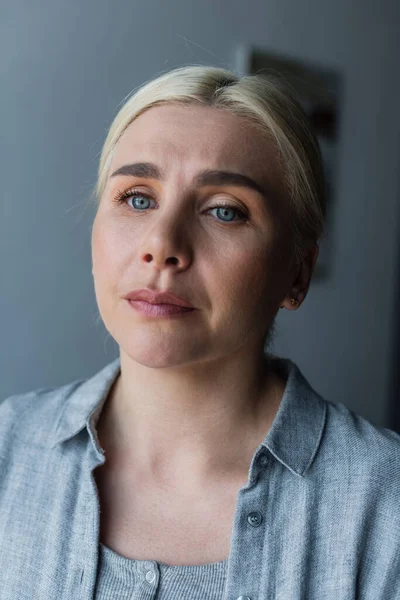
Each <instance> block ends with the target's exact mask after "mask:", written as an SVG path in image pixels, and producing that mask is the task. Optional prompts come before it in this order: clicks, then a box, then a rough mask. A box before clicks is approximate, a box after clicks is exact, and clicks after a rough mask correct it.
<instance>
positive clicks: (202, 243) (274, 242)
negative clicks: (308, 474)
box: [92, 105, 295, 367]
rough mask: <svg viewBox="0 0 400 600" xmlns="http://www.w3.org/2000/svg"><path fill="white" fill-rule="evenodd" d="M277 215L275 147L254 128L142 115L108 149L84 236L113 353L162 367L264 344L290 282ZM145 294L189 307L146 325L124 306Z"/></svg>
mask: <svg viewBox="0 0 400 600" xmlns="http://www.w3.org/2000/svg"><path fill="white" fill-rule="evenodd" d="M135 163H151V165H152V169H153V171H156V170H157V174H156V173H155V172H154V173H148V174H147V175H151V176H147V175H146V176H145V174H144V173H143V171H142V173H141V174H140V173H138V171H137V170H136V171H135V168H134V167H132V166H131V167H129V165H134V164H135ZM120 170H121V172H120V173H118V171H120ZM149 171H150V169H149ZM221 172H224V173H230V174H235V178H233V176H232V177H231V176H228V175H222V174H221ZM236 174H237V175H236ZM205 175H206V176H205ZM238 175H240V176H241V177H238ZM202 177H203V179H202ZM245 178H249V179H251V180H253V182H255V183H254V185H246V180H245ZM133 192H135V195H136V196H132V193H133ZM121 193H126V196H127V198H126V199H125V200H124V202H123V203H119V202H117V199H116V198H117V196H118V194H121ZM218 204H223V206H225V207H226V208H217V206H218ZM287 207H288V200H287V196H286V193H285V189H284V185H283V177H282V172H281V169H280V166H279V163H278V160H277V157H276V155H275V151H274V148H273V146H272V144H271V142H270V141H269V140H268V139H267V138H266V137H265V136H263V135H262V134H261V133H259V132H258V131H257V130H256V128H255V127H254V125H253V124H251V123H249V122H247V121H246V120H244V119H243V118H242V117H238V116H236V115H232V114H230V113H228V112H223V111H222V110H218V109H216V108H212V107H192V106H190V107H189V106H177V105H164V106H156V107H152V108H150V109H148V110H147V111H146V112H144V113H142V114H141V115H140V116H139V117H138V118H137V119H136V120H135V121H134V122H133V123H131V124H130V126H129V127H128V128H127V129H126V130H125V132H124V134H123V135H122V137H121V138H120V140H119V141H118V143H117V145H116V148H115V152H114V155H113V158H112V162H111V165H110V169H109V173H108V180H107V184H106V187H105V190H104V193H103V195H102V197H101V199H100V203H99V206H98V210H97V214H96V217H95V219H94V223H93V230H92V260H93V277H94V284H95V293H96V298H97V303H98V307H99V311H100V314H101V317H102V319H103V321H104V324H105V326H106V328H107V330H108V331H109V332H110V334H111V335H112V336H113V338H114V339H115V340H116V342H117V343H118V345H119V346H120V349H121V350H122V351H123V352H125V353H127V354H128V355H129V356H130V357H131V358H132V359H134V360H135V361H137V362H139V363H141V364H143V365H147V366H150V367H167V366H171V367H172V366H178V365H184V364H189V363H194V362H201V361H206V360H210V359H217V358H227V357H229V356H230V355H233V354H234V353H237V352H244V353H247V352H249V351H251V350H252V349H255V348H257V349H259V348H260V344H261V347H262V341H263V339H264V336H265V335H266V333H267V331H268V330H269V327H270V326H271V324H272V322H273V320H274V317H275V315H276V313H277V310H278V309H279V306H280V304H281V303H282V300H283V298H284V297H285V295H286V294H287V293H288V292H289V289H290V287H291V285H292V283H293V278H294V275H295V274H294V273H293V271H292V272H291V271H290V268H289V267H290V261H291V248H290V244H289V241H290V240H289V235H288V227H287V224H286V223H287V221H286V216H285V215H286V213H287ZM146 287H150V288H156V289H157V290H161V291H167V290H168V291H171V292H173V293H175V294H177V295H178V296H182V297H184V298H185V299H187V300H188V301H189V302H191V304H192V305H193V306H194V307H196V309H197V310H195V311H193V312H190V313H186V314H184V315H183V316H181V317H179V318H168V317H167V318H165V317H164V318H157V319H154V318H148V317H146V316H144V315H143V314H142V313H139V312H137V311H136V310H135V309H133V308H132V306H131V305H130V303H129V302H128V301H127V300H126V298H125V296H126V295H127V294H128V293H129V292H130V291H132V290H134V289H140V288H146Z"/></svg>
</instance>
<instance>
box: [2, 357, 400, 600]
mask: <svg viewBox="0 0 400 600" xmlns="http://www.w3.org/2000/svg"><path fill="white" fill-rule="evenodd" d="M271 363H273V364H274V367H275V368H276V369H278V370H279V371H280V372H281V373H282V375H283V376H284V377H285V379H287V381H286V387H285V392H284V395H283V398H282V401H281V403H280V406H279V410H278V412H277V414H276V416H275V419H274V421H273V424H272V427H271V428H270V430H269V431H268V432H267V433H266V436H265V438H264V440H263V442H262V443H261V444H260V445H259V446H258V448H257V449H256V450H255V452H254V455H253V457H252V460H251V464H250V466H249V474H248V480H247V481H246V483H245V484H244V485H243V486H242V487H241V488H240V490H239V491H238V494H237V500H236V506H235V512H234V516H233V528H232V536H231V544H230V553H229V560H228V562H227V565H226V566H227V568H226V578H225V583H224V585H223V595H222V596H221V591H222V587H218V585H219V584H218V583H217V579H215V582H216V583H215V584H214V583H212V582H211V580H212V579H213V578H217V577H218V576H219V575H221V576H222V573H221V574H220V573H219V571H218V569H214V570H212V569H211V570H210V569H198V570H197V572H198V575H199V578H198V579H196V581H197V583H196V584H195V586H193V588H192V583H191V580H190V578H189V577H187V578H184V579H183V580H182V581H181V582H180V584H179V588H177V587H176V586H177V585H178V581H177V580H178V579H179V578H178V576H177V575H178V570H176V569H172V570H170V568H165V569H163V566H162V565H157V569H158V572H157V574H156V579H154V580H153V581H152V582H149V581H147V579H146V574H145V579H146V582H147V583H149V586H147V587H144V581H143V579H142V580H141V583H139V584H138V585H136V586H135V585H133V587H131V589H130V598H131V600H144V599H146V600H147V599H154V600H156V599H157V600H158V598H159V597H163V594H164V597H166V595H168V598H170V600H181V599H182V598H184V597H185V594H186V597H188V598H189V597H191V598H193V597H194V595H193V594H195V593H196V590H197V589H198V587H199V586H200V585H203V586H204V593H202V598H203V599H207V598H212V597H213V595H212V594H218V593H219V595H220V597H222V599H223V600H238V599H239V598H240V599H241V600H248V599H250V600H264V599H267V598H268V600H269V599H271V600H400V436H399V435H398V434H397V433H395V432H394V431H391V430H389V429H383V428H377V427H375V426H374V425H372V424H371V423H369V422H368V421H367V420H365V419H364V418H362V417H361V416H358V415H357V414H355V413H354V412H352V411H351V410H349V409H348V408H347V407H346V406H345V405H343V404H341V403H339V402H331V401H327V400H325V399H324V398H322V397H321V396H320V395H319V394H318V393H317V392H316V391H315V390H314V389H313V388H312V387H311V385H310V384H309V383H308V382H307V380H306V379H305V378H304V376H303V375H302V373H301V371H300V370H299V368H298V367H297V366H296V364H295V363H293V362H292V361H290V360H289V359H273V360H272V361H271ZM119 371H120V360H119V358H118V359H116V360H115V361H113V362H111V363H109V364H108V365H106V366H105V367H104V368H103V369H102V370H101V371H99V372H98V373H96V374H95V375H93V377H91V378H88V379H83V380H79V381H75V382H72V383H69V384H67V385H65V386H63V387H59V388H53V389H39V390H35V391H31V392H28V393H25V394H20V395H15V396H11V397H9V398H7V399H5V400H3V402H2V403H1V404H0V598H1V600H53V599H57V600H76V599H77V598H79V600H93V598H95V590H96V583H99V585H100V588H99V593H102V592H101V591H100V589H101V587H104V589H106V586H107V585H109V583H107V582H106V579H105V578H104V573H103V572H102V567H101V552H100V551H101V545H100V543H99V531H100V527H99V525H100V522H99V521H100V519H99V516H100V513H99V500H98V494H97V488H96V486H95V482H94V479H93V476H92V472H93V469H95V468H96V467H97V466H98V465H100V464H104V462H105V460H106V458H105V455H104V452H103V450H102V448H100V446H99V443H98V440H97V438H96V431H95V424H96V419H97V417H98V415H99V413H100V410H101V407H102V405H103V403H104V401H105V399H106V398H107V394H108V392H109V390H110V388H111V386H112V384H113V382H114V381H115V379H116V377H117V375H118V373H119ZM378 401H379V398H377V402H378ZM109 557H110V556H109ZM114 558H116V557H115V556H114ZM148 559H149V562H151V559H152V557H151V556H149V557H148ZM145 562H147V561H145ZM119 563H120V561H119ZM103 564H104V563H103ZM108 564H110V563H108ZM120 564H121V566H122V563H120ZM130 564H131V566H132V565H133V570H135V569H140V567H141V566H142V567H143V561H138V562H137V563H136V565H135V564H134V563H130ZM153 565H155V563H153ZM114 566H116V562H114ZM165 567H167V565H165ZM106 568H108V567H106ZM147 570H150V569H147ZM195 570H196V569H195ZM116 572H117V573H119V575H117V578H118V577H119V581H121V577H120V575H121V573H122V572H123V573H124V575H122V579H124V577H126V576H127V573H128V572H129V570H128V571H127V570H125V571H122V569H118V570H117V571H115V570H114V574H115V573H116ZM131 572H132V569H131ZM185 572H186V573H188V572H189V569H185ZM168 573H171V574H174V573H175V575H176V580H175V582H174V583H173V582H172V580H169V575H168ZM201 573H202V574H204V573H206V575H205V576H204V577H202V579H201V582H200V574H201ZM148 577H149V579H151V576H150V575H149V576H148ZM106 578H107V575H106ZM112 578H114V576H112ZM115 581H116V580H115ZM155 582H156V583H155ZM111 585H113V584H111ZM123 585H125V584H123ZM184 585H185V586H186V588H185V589H183V587H184ZM168 586H170V588H169V589H168V591H164V590H167V587H168ZM122 589H123V587H122ZM218 590H219V591H218ZM104 593H106V592H104ZM122 593H123V592H122ZM159 593H160V596H158V594H159ZM113 597H114V598H115V597H116V595H114V596H113ZM214 597H216V596H214Z"/></svg>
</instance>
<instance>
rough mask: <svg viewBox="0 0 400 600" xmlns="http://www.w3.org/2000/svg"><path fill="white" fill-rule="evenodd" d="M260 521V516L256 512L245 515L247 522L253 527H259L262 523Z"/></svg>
mask: <svg viewBox="0 0 400 600" xmlns="http://www.w3.org/2000/svg"><path fill="white" fill-rule="evenodd" d="M262 520H263V518H262V514H261V513H260V512H258V511H254V512H251V513H250V514H249V515H247V521H248V523H250V525H252V526H253V527H259V526H260V525H261V523H262Z"/></svg>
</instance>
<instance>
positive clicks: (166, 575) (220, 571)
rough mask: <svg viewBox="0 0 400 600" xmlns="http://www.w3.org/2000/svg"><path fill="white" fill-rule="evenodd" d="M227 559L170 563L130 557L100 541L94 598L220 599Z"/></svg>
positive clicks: (103, 599)
mask: <svg viewBox="0 0 400 600" xmlns="http://www.w3.org/2000/svg"><path fill="white" fill-rule="evenodd" d="M227 566H228V561H227V560H223V561H221V562H215V563H208V564H205V565H193V566H192V565H190V566H186V565H185V566H183V565H179V566H175V565H174V566H170V565H166V564H165V563H162V562H157V561H155V560H133V559H131V558H126V557H125V556H121V555H120V554H118V553H117V552H114V551H113V550H111V549H110V548H108V547H107V546H105V545H104V544H100V564H99V569H98V575H97V584H96V594H95V598H96V600H131V599H132V598H134V599H136V598H146V600H147V599H148V600H153V599H154V600H155V599H157V600H170V599H171V598H177V599H178V598H179V600H220V599H221V598H222V597H223V593H224V586H225V580H226V570H227Z"/></svg>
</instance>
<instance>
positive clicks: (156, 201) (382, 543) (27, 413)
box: [0, 66, 400, 600]
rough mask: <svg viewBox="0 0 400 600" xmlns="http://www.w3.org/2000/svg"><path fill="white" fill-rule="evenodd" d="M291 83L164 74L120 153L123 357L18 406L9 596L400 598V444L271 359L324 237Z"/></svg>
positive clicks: (101, 201)
mask: <svg viewBox="0 0 400 600" xmlns="http://www.w3.org/2000/svg"><path fill="white" fill-rule="evenodd" d="M323 190H324V180H323V173H322V166H321V158H320V153H319V149H318V144H317V142H316V139H315V136H314V134H313V133H312V131H311V130H310V129H309V126H308V124H307V119H306V117H305V115H304V114H303V112H302V110H301V108H300V106H299V105H298V103H297V102H296V100H295V99H294V98H293V97H292V95H291V93H290V92H289V91H288V89H287V88H286V87H285V86H283V84H282V83H281V82H279V81H278V80H275V79H273V78H271V77H267V76H261V75H253V76H247V77H244V78H242V79H239V78H238V77H236V76H235V75H234V74H232V73H230V72H229V71H227V70H224V69H219V68H213V67H200V66H189V67H183V68H179V69H175V70H173V71H170V72H168V73H165V74H163V75H162V76H160V77H158V78H157V79H155V80H153V81H149V82H147V84H146V85H144V86H143V87H142V88H140V89H139V90H137V91H136V93H134V94H133V95H132V96H131V97H130V98H129V99H128V100H127V101H126V103H125V104H124V106H123V107H122V108H121V110H120V112H119V113H118V115H117V116H116V118H115V120H114V122H113V124H112V126H111V128H110V131H109V133H108V136H107V139H106V141H105V144H104V147H103V152H102V155H101V159H100V166H99V177H98V182H97V187H96V201H97V211H96V216H95V219H94V223H93V229H92V258H93V277H94V286H95V292H96V298H97V303H98V307H99V311H100V314H101V318H102V319H103V321H104V324H105V327H106V328H107V330H108V331H109V332H110V334H111V335H112V336H113V338H114V339H115V340H116V341H117V343H118V345H119V349H120V356H119V358H118V359H117V360H115V361H114V362H112V363H110V364H109V365H107V366H106V367H104V369H102V370H101V371H100V372H99V373H96V374H95V375H94V376H93V377H92V378H90V379H88V380H82V381H75V382H73V383H71V384H68V385H66V386H63V387H61V388H57V389H50V390H44V389H41V390H36V391H34V392H30V393H28V394H24V395H21V396H14V397H12V398H9V399H7V400H5V401H4V402H3V403H2V405H1V407H0V413H1V414H0V416H1V419H0V422H1V425H0V427H1V432H2V435H1V438H0V439H1V440H2V442H1V445H0V456H1V462H0V465H1V473H2V480H1V481H2V483H1V485H0V503H1V504H0V508H1V516H0V550H1V551H0V582H1V584H0V592H1V593H0V597H1V598H2V599H4V600H11V599H12V600H14V599H16V598H18V599H20V598H29V599H30V600H36V599H37V600H39V599H44V598H46V599H47V598H57V599H61V598H65V599H72V598H80V599H89V598H96V599H97V600H100V599H101V600H105V599H111V598H118V599H128V598H138V599H139V598H140V599H142V598H143V599H144V598H146V599H147V598H149V599H150V598H151V599H153V598H154V599H156V598H157V600H161V599H167V598H168V599H171V598H173V599H175V598H176V599H179V600H182V599H183V600H185V599H190V600H196V599H202V600H204V599H206V598H207V599H217V598H218V599H224V600H231V599H232V600H239V599H241V600H256V599H257V600H259V599H267V598H268V599H272V598H274V599H276V600H278V599H281V600H321V599H322V598H324V599H325V600H331V599H332V600H333V599H334V600H350V599H357V600H379V599H382V600H394V599H395V598H397V599H398V598H399V597H400V541H399V540H400V538H399V525H400V511H399V499H400V494H399V491H398V490H399V483H400V474H399V459H400V436H398V435H397V434H396V433H394V432H392V431H390V430H388V429H378V428H376V427H374V426H373V425H372V424H370V423H369V422H368V421H366V420H365V419H363V418H362V417H361V416H358V415H356V414H354V413H353V412H352V411H350V410H349V409H348V408H346V407H345V406H344V405H343V404H340V403H333V402H329V401H326V400H325V399H323V398H322V397H321V396H320V395H319V394H318V393H317V392H316V391H314V390H313V388H312V387H311V386H310V384H309V383H308V382H307V380H306V379H305V378H304V376H303V375H302V373H301V372H300V370H299V368H298V367H297V366H296V364H295V363H293V362H292V361H290V360H288V359H283V358H278V357H275V356H273V355H272V354H269V353H267V352H266V351H265V348H266V347H268V345H269V343H270V341H271V339H272V334H273V323H274V319H275V317H276V314H277V312H278V309H279V308H286V309H287V310H298V309H299V307H300V306H301V304H302V303H303V302H304V300H305V297H306V295H307V292H308V289H309V285H310V280H311V277H312V274H313V269H314V266H315V262H316V260H317V256H318V241H319V240H320V239H321V236H322V235H323V229H324V216H325V199H324V192H323Z"/></svg>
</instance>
